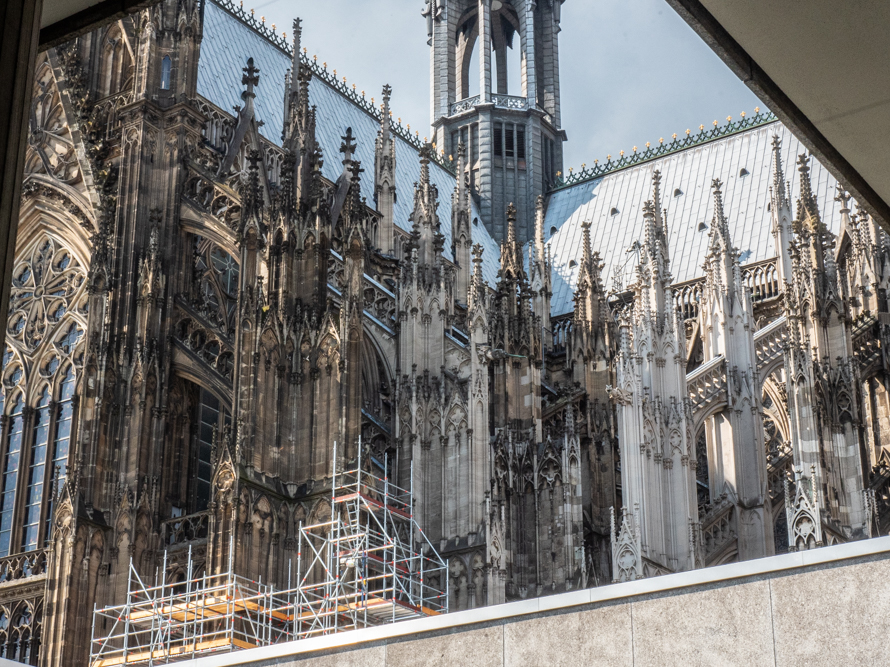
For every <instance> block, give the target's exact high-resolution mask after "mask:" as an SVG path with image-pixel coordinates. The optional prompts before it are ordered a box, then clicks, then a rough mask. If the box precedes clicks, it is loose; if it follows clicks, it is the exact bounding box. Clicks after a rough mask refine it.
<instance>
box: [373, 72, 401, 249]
mask: <svg viewBox="0 0 890 667" xmlns="http://www.w3.org/2000/svg"><path fill="white" fill-rule="evenodd" d="M391 94H392V87H390V86H389V85H388V84H387V85H385V86H383V104H381V105H380V129H379V130H378V132H377V141H376V142H375V146H374V149H375V150H374V200H375V202H376V204H377V210H378V211H380V224H379V225H378V231H377V234H378V238H377V245H378V246H379V248H380V249H381V250H382V251H383V253H384V254H385V255H393V254H395V223H394V212H393V211H394V208H395V201H396V144H395V142H394V141H393V139H392V132H391V131H390V121H389V98H390V95H391Z"/></svg>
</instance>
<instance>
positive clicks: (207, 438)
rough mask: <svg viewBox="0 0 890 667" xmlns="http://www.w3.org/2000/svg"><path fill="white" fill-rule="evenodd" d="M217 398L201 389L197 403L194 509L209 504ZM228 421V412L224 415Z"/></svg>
mask: <svg viewBox="0 0 890 667" xmlns="http://www.w3.org/2000/svg"><path fill="white" fill-rule="evenodd" d="M219 413H220V405H219V399H218V398H217V397H216V396H214V395H213V394H211V393H210V392H209V391H207V390H206V389H201V401H200V403H199V404H198V451H197V457H196V458H197V460H196V461H195V473H196V474H195V477H194V480H195V482H194V484H195V501H194V502H195V511H197V512H201V511H203V510H206V509H207V506H208V505H209V504H210V478H211V476H212V475H213V467H212V465H211V460H210V459H211V452H212V450H213V432H214V430H216V429H217V428H219V427H221V426H222V425H221V424H220V423H219ZM226 421H228V414H227V415H226Z"/></svg>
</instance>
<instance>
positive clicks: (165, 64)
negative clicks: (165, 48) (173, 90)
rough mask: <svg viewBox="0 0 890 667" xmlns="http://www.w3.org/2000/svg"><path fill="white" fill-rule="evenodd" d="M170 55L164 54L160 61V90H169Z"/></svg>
mask: <svg viewBox="0 0 890 667" xmlns="http://www.w3.org/2000/svg"><path fill="white" fill-rule="evenodd" d="M170 68H171V62H170V56H164V59H163V60H162V61H161V90H170Z"/></svg>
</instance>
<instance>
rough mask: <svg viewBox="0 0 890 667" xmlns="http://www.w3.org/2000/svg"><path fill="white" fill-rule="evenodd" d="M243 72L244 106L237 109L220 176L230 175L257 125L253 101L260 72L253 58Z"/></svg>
mask: <svg viewBox="0 0 890 667" xmlns="http://www.w3.org/2000/svg"><path fill="white" fill-rule="evenodd" d="M242 71H243V72H244V74H243V75H242V76H241V85H242V86H244V90H243V91H242V92H241V99H242V100H244V106H243V107H241V108H238V107H236V109H237V110H238V120H237V123H236V125H235V131H234V132H233V133H232V140H231V142H230V143H229V146H228V149H227V150H226V156H225V158H223V159H222V160H221V161H220V165H219V171H218V172H217V173H218V174H219V175H220V176H226V175H227V174H228V173H229V170H230V169H231V168H232V165H233V164H235V158H236V157H237V156H238V154H239V152H240V151H241V144H242V143H243V142H244V137H246V136H247V131H248V130H249V129H250V127H251V126H252V125H254V126H255V124H256V120H255V118H254V108H253V100H254V98H255V97H256V92H255V91H254V89H255V88H256V87H257V86H258V85H259V83H260V70H259V68H257V67H255V66H254V64H253V58H248V59H247V67H244V68H242Z"/></svg>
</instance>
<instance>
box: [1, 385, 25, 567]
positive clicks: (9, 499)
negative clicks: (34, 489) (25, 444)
mask: <svg viewBox="0 0 890 667" xmlns="http://www.w3.org/2000/svg"><path fill="white" fill-rule="evenodd" d="M22 407H23V406H22V397H21V394H20V395H19V396H18V397H17V398H16V401H15V403H14V404H13V406H12V408H11V409H10V412H9V437H8V438H7V439H6V456H4V458H3V491H2V493H0V557H2V556H8V555H9V540H10V538H11V536H12V512H13V509H14V507H15V487H16V482H17V481H18V475H19V456H20V454H21V452H22Z"/></svg>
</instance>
